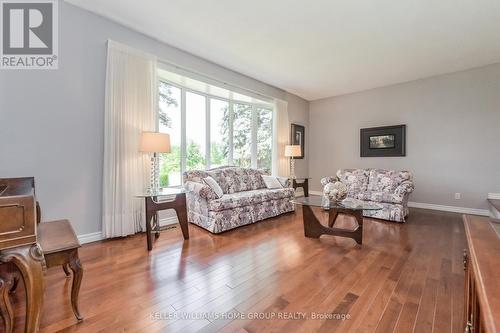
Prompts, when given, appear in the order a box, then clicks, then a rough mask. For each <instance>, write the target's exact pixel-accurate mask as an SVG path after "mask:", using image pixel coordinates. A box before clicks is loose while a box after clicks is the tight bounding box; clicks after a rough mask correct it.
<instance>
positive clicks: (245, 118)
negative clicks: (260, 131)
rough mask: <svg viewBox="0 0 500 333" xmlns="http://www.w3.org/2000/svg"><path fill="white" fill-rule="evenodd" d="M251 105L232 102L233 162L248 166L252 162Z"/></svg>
mask: <svg viewBox="0 0 500 333" xmlns="http://www.w3.org/2000/svg"><path fill="white" fill-rule="evenodd" d="M251 147H252V107H251V106H250V105H246V104H236V103H235V104H233V162H234V164H235V165H237V166H241V167H250V166H251V163H252V158H251V157H252V151H251Z"/></svg>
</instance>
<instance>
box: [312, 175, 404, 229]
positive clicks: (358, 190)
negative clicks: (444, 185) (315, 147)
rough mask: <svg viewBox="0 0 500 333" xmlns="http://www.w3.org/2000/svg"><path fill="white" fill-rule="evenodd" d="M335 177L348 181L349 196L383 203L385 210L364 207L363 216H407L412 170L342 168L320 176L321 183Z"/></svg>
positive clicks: (334, 179)
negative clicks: (330, 174)
mask: <svg viewBox="0 0 500 333" xmlns="http://www.w3.org/2000/svg"><path fill="white" fill-rule="evenodd" d="M334 181H341V182H342V183H344V184H346V185H347V188H348V194H347V196H348V197H350V198H354V199H359V200H363V201H369V202H375V203H377V204H380V205H382V207H383V209H382V210H365V211H364V212H363V215H364V216H367V217H373V218H377V219H383V220H390V221H396V222H405V219H406V218H407V217H408V214H409V210H408V196H409V195H410V193H411V192H412V191H413V189H414V186H413V176H412V174H411V173H410V172H409V171H395V170H382V169H341V170H338V171H337V176H336V177H326V178H323V179H321V184H322V185H323V186H325V185H326V184H328V183H330V182H334Z"/></svg>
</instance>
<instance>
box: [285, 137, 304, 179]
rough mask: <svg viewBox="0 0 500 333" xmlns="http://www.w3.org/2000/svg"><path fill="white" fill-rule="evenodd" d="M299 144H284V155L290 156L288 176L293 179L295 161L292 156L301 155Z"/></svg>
mask: <svg viewBox="0 0 500 333" xmlns="http://www.w3.org/2000/svg"><path fill="white" fill-rule="evenodd" d="M301 152H302V151H301V149H300V145H286V146H285V156H286V157H290V178H292V179H295V178H296V177H295V161H294V159H293V158H294V157H299V156H300V155H301Z"/></svg>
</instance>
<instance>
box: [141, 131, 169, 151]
mask: <svg viewBox="0 0 500 333" xmlns="http://www.w3.org/2000/svg"><path fill="white" fill-rule="evenodd" d="M139 151H142V152H145V153H170V136H169V135H168V134H164V133H157V132H142V135H141V146H140V148H139Z"/></svg>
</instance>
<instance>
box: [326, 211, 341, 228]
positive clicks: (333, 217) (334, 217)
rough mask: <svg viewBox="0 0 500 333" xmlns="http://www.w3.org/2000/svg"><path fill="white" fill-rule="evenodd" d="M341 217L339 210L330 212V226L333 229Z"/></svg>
mask: <svg viewBox="0 0 500 333" xmlns="http://www.w3.org/2000/svg"><path fill="white" fill-rule="evenodd" d="M338 216H339V212H338V210H336V209H334V208H331V209H330V210H329V212H328V226H329V227H330V228H331V227H333V225H334V224H335V221H336V220H337V217H338Z"/></svg>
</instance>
